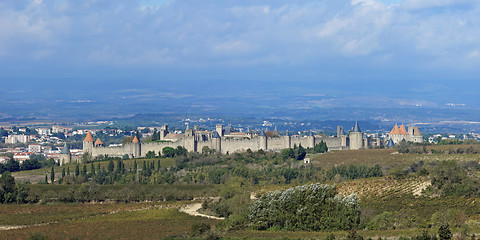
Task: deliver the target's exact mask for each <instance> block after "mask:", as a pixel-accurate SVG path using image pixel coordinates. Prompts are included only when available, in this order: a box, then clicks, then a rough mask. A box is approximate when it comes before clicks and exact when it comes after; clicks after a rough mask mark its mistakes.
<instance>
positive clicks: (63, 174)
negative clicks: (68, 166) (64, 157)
mask: <svg viewBox="0 0 480 240" xmlns="http://www.w3.org/2000/svg"><path fill="white" fill-rule="evenodd" d="M64 177H65V168H62V178H64Z"/></svg>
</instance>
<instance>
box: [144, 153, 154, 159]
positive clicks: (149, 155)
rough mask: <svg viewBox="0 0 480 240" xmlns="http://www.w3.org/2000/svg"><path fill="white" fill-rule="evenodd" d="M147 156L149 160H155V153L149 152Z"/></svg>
mask: <svg viewBox="0 0 480 240" xmlns="http://www.w3.org/2000/svg"><path fill="white" fill-rule="evenodd" d="M145 156H146V157H147V158H155V152H154V151H148V152H147V154H146V155H145Z"/></svg>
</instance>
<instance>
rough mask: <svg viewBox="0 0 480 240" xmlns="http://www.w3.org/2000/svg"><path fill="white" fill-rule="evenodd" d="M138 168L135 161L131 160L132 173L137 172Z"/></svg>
mask: <svg viewBox="0 0 480 240" xmlns="http://www.w3.org/2000/svg"><path fill="white" fill-rule="evenodd" d="M137 170H138V166H137V160H133V171H134V172H137Z"/></svg>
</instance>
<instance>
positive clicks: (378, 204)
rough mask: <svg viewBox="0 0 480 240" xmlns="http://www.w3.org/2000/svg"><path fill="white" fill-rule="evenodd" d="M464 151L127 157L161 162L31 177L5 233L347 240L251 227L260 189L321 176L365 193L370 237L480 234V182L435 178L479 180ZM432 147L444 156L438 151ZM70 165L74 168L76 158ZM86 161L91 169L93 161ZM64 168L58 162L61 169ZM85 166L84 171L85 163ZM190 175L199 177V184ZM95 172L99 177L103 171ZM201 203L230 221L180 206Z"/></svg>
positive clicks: (7, 212) (0, 212)
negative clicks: (48, 178)
mask: <svg viewBox="0 0 480 240" xmlns="http://www.w3.org/2000/svg"><path fill="white" fill-rule="evenodd" d="M461 147H463V148H465V147H470V146H461ZM472 147H475V148H477V147H478V146H477V145H472ZM458 148H459V146H428V147H427V150H426V151H428V153H409V154H400V153H398V152H397V151H396V149H370V150H357V151H335V152H328V153H325V154H312V153H309V157H311V158H312V159H313V161H312V166H310V167H308V166H303V165H301V164H298V163H297V162H293V161H291V160H283V159H281V158H279V156H278V155H277V154H270V153H267V154H261V153H253V154H250V155H248V154H244V155H231V156H222V157H220V156H193V157H190V156H187V157H183V158H180V159H177V158H175V159H174V158H167V159H166V158H162V159H136V160H125V161H124V163H123V164H124V165H125V166H124V167H125V168H126V169H133V168H134V165H133V164H134V161H135V162H136V163H137V164H138V165H139V166H142V165H143V166H146V167H147V168H150V167H151V168H152V173H151V174H152V175H151V176H150V177H148V175H144V176H143V179H144V181H143V182H142V183H135V181H133V182H130V183H114V184H99V183H96V182H94V181H91V180H90V181H87V180H85V181H84V182H82V183H75V182H71V183H62V184H58V183H55V184H33V181H31V182H32V184H25V185H24V186H25V187H26V188H28V190H29V196H28V197H27V202H30V204H3V205H0V225H1V226H2V228H3V229H10V230H2V231H1V232H0V233H1V234H0V238H2V239H25V238H29V237H31V236H37V237H38V236H47V237H48V239H132V238H135V239H163V238H191V237H194V238H207V237H213V236H215V237H223V238H234V239H235V238H260V239H262V238H283V237H288V238H319V239H325V238H327V237H328V236H330V235H331V234H334V235H335V237H337V238H345V237H346V236H347V234H348V233H347V232H346V231H338V230H332V231H326V232H315V231H287V230H285V229H268V230H267V231H259V230H255V229H252V228H250V227H249V224H248V220H247V219H248V218H247V217H246V216H247V215H248V211H249V205H250V204H252V203H253V201H254V200H251V199H250V196H251V195H252V196H253V197H255V196H256V197H259V196H261V195H263V194H265V193H268V192H272V191H276V190H285V189H287V188H291V187H294V186H299V185H303V184H310V183H316V182H320V183H324V184H330V185H331V184H335V186H336V190H337V191H338V193H339V194H342V195H343V196H348V195H350V194H352V193H355V194H357V195H358V196H359V198H360V209H361V214H360V218H361V220H360V222H359V223H358V226H357V231H358V234H361V235H362V236H364V237H372V238H376V237H382V238H383V237H399V236H413V235H418V234H421V233H422V231H423V230H428V231H429V232H430V233H431V234H433V233H436V232H437V230H438V228H439V226H441V225H442V224H445V223H448V224H449V226H450V228H451V229H452V231H453V232H454V233H456V234H468V235H469V236H471V235H472V234H476V235H478V233H480V228H479V226H480V224H479V220H480V204H478V203H479V201H480V198H479V194H478V191H477V190H475V186H477V185H472V186H473V187H471V188H465V189H462V191H460V192H458V191H457V192H452V191H446V190H445V189H448V188H439V186H446V187H448V186H450V188H452V187H453V188H454V189H455V186H456V185H455V182H451V183H450V182H441V183H439V182H432V179H433V176H435V174H441V173H442V172H444V170H443V169H445V168H446V167H448V166H450V165H452V164H454V165H455V166H457V167H456V168H455V169H456V170H455V171H456V172H453V173H451V174H456V173H457V172H460V173H458V175H456V176H457V177H459V178H464V179H467V180H468V179H470V178H472V179H473V180H468V181H470V182H469V184H476V182H475V181H476V180H475V179H476V176H478V168H477V167H478V166H477V165H476V164H478V159H479V158H478V154H471V153H468V154H467V153H463V152H462V151H457V150H456V149H458ZM431 149H433V150H434V151H435V152H436V153H434V154H432V153H431V152H430V151H431ZM440 151H443V152H440ZM186 159H187V160H186ZM188 159H189V160H188ZM158 161H161V165H162V167H163V168H165V169H166V170H162V169H161V168H158V167H157V168H153V166H152V165H153V163H154V164H157V163H158ZM144 162H145V163H144ZM98 164H100V168H101V169H102V168H108V165H109V163H108V162H107V161H104V162H98V163H97V162H95V163H94V165H95V167H97V165H98ZM449 164H450V165H449ZM376 165H379V166H380V169H381V171H382V172H383V174H382V176H377V175H375V176H373V175H372V176H369V175H368V174H367V175H365V174H362V173H361V171H371V170H372V169H374V168H375V166H376ZM342 166H345V168H343V169H344V170H345V171H348V172H347V174H346V175H344V173H342V172H341V171H339V172H338V173H337V174H336V175H335V176H334V177H333V178H332V177H329V176H330V175H329V174H330V173H331V172H332V169H334V170H335V168H337V170H338V169H341V167H342ZM361 166H365V167H361ZM66 167H70V170H71V171H72V169H73V168H74V167H75V165H74V164H72V165H69V166H68V165H67V166H66ZM86 167H88V169H90V164H86ZM63 168H64V167H63V166H62V167H56V168H55V171H56V176H59V175H60V173H61V171H62V169H63ZM80 168H83V165H82V164H80ZM157 169H158V170H157ZM123 171H125V172H126V173H125V174H127V175H125V176H130V175H131V176H133V177H134V176H135V175H132V174H131V173H129V171H130V170H123ZM156 171H158V173H157V172H156ZM352 171H353V172H352ZM48 173H49V169H37V170H31V171H24V172H17V173H15V175H14V176H15V177H16V178H20V179H22V180H26V179H33V178H34V177H35V176H44V175H45V174H48ZM107 173H108V172H107ZM167 173H169V174H174V176H176V177H175V178H174V179H175V181H174V182H171V183H167V182H164V183H161V184H159V183H156V182H155V181H152V180H151V179H156V178H157V177H161V176H162V175H161V174H167ZM88 174H90V173H88ZM110 174H117V176H120V178H118V177H117V179H120V181H124V180H122V179H125V177H123V178H121V176H122V175H121V173H120V172H117V173H115V172H112V173H110ZM118 174H120V175H118ZM128 174H130V175H128ZM142 174H143V171H140V170H139V173H137V176H138V175H140V176H142ZM188 174H191V175H192V177H191V178H192V180H190V181H189V180H188V178H187V176H188ZM202 175H203V176H204V178H203V179H204V180H203V181H201V179H202V178H201V177H202ZM87 176H88V175H87ZM90 176H91V178H92V180H93V177H94V175H93V174H92V175H90ZM107 176H108V175H107ZM154 177H155V178H154ZM73 178H74V177H73ZM84 178H85V179H87V177H84ZM137 178H138V177H137ZM269 178H271V180H269ZM289 178H290V179H289ZM57 179H58V180H60V179H61V177H58V178H56V181H57ZM140 179H142V178H141V177H140ZM472 181H473V182H472ZM465 183H467V182H465ZM439 184H441V185H439ZM452 184H454V185H452ZM472 189H473V190H472ZM465 194H468V195H465ZM212 197H213V198H212ZM208 199H210V200H208ZM212 199H213V200H212ZM206 202H208V204H205V203H206ZM192 203H203V204H202V207H203V205H205V209H203V210H202V211H203V212H207V213H209V214H212V215H215V216H218V217H225V218H226V220H223V221H222V220H214V219H207V218H202V217H194V216H189V215H187V214H185V213H182V212H179V209H180V208H181V207H182V206H186V205H189V204H192ZM199 224H205V225H202V226H206V225H208V226H209V227H208V228H207V229H210V230H206V231H205V232H203V233H201V234H198V233H197V234H196V233H195V230H194V229H197V228H196V226H198V225H199Z"/></svg>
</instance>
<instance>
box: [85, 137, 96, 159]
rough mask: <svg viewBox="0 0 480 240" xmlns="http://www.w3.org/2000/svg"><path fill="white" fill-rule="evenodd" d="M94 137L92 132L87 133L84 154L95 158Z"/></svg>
mask: <svg viewBox="0 0 480 240" xmlns="http://www.w3.org/2000/svg"><path fill="white" fill-rule="evenodd" d="M93 142H94V141H93V137H92V134H91V133H90V132H87V136H86V137H85V139H83V154H86V153H90V154H92V156H93Z"/></svg>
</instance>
